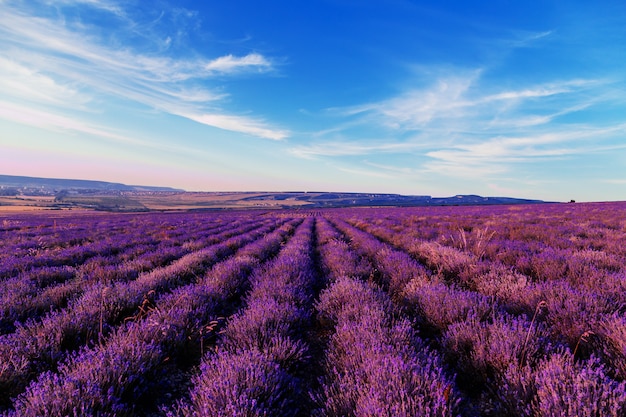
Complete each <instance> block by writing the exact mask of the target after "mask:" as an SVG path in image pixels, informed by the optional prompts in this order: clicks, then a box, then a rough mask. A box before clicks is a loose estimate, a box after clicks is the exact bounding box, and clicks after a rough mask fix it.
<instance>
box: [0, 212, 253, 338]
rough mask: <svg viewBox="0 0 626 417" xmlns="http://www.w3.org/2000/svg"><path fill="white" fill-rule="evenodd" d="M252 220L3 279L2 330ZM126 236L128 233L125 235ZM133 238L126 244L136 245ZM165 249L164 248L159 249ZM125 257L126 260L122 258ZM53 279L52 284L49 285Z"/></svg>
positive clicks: (134, 275)
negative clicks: (177, 240)
mask: <svg viewBox="0 0 626 417" xmlns="http://www.w3.org/2000/svg"><path fill="white" fill-rule="evenodd" d="M249 224H251V223H250V221H246V222H243V223H242V222H239V221H236V222H234V223H233V224H231V225H230V226H228V225H220V226H219V227H213V228H209V229H208V230H201V233H207V235H206V236H203V235H198V234H197V232H195V233H194V234H192V235H185V236H186V237H194V240H193V241H192V242H191V241H187V242H188V243H183V244H178V245H176V246H173V247H172V246H171V245H170V244H169V242H168V241H164V243H163V244H162V245H158V246H156V250H155V251H153V252H148V253H143V254H141V251H138V250H131V251H129V252H130V254H128V255H127V256H125V255H126V253H125V252H121V253H118V254H117V255H115V256H107V257H104V256H95V257H93V258H91V259H90V260H88V261H87V262H85V263H84V264H82V265H80V266H78V267H76V268H74V267H68V266H65V267H63V268H59V267H52V268H50V267H46V268H39V269H37V270H32V271H30V272H29V273H27V274H24V275H25V276H23V277H19V278H15V279H9V280H7V281H4V282H2V284H4V285H1V286H0V300H3V301H4V302H3V303H2V306H1V307H0V329H1V331H0V333H6V332H11V331H14V330H15V325H14V322H15V321H18V320H24V319H27V318H31V319H32V318H37V317H39V316H40V315H41V314H43V313H45V312H46V311H49V310H50V309H59V308H63V307H64V306H65V305H66V302H67V301H68V300H69V299H70V298H72V297H76V296H77V295H80V294H81V293H82V292H83V291H84V290H85V289H88V288H89V287H90V286H92V285H94V284H102V285H110V284H112V283H114V282H118V281H132V280H134V279H136V278H137V277H138V276H139V274H140V273H141V272H143V271H146V270H149V269H153V268H155V267H160V266H164V265H165V264H167V263H169V262H171V261H172V260H174V259H177V258H180V257H181V256H183V255H184V254H186V253H189V252H190V251H191V250H198V249H200V248H202V247H205V246H207V245H208V244H209V242H211V243H217V242H219V241H220V240H221V239H223V238H225V237H229V236H231V235H232V233H233V230H232V229H233V228H235V231H234V233H235V234H236V233H238V230H237V229H236V227H237V226H238V225H241V226H242V227H247V226H248V225H249ZM121 237H122V239H124V238H125V237H127V236H126V235H122V236H121ZM132 244H133V242H127V243H126V244H125V245H126V246H128V247H132ZM159 249H162V250H159ZM134 254H141V255H140V256H139V257H138V258H137V259H133V255H134ZM122 259H125V261H122ZM57 280H58V281H60V284H59V285H53V283H54V282H55V281H57ZM46 283H50V284H51V286H46V285H45V284H46Z"/></svg>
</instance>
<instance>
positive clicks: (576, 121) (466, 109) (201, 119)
mask: <svg viewBox="0 0 626 417" xmlns="http://www.w3.org/2000/svg"><path fill="white" fill-rule="evenodd" d="M624 22H626V2H624V1H623V0H618V1H606V0H600V1H597V2H588V1H578V0H572V1H562V0H559V1H557V0H544V1H536V0H530V1H524V2H521V1H513V0H510V1H507V0H494V1H490V2H483V1H447V0H443V1H437V2H435V1H432V2H430V1H407V0H386V1H382V0H380V1H371V0H363V1H356V0H313V1H308V2H297V1H287V0H284V1H283V0H281V1H279V0H266V1H263V2H258V1H243V0H231V1H213V0H207V1H201V2H199V1H180V0H176V1H175V0H155V1H141V0H124V1H122V0H120V1H116V0H0V174H5V175H25V176H40V177H51V178H77V179H93V180H102V181H112V182H122V183H125V184H134V185H158V186H170V187H176V188H183V189H185V190H188V191H342V192H366V193H399V194H407V195H431V196H438V197H442V196H452V195H457V194H479V195H483V196H509V197H519V198H536V199H543V200H550V201H569V200H570V199H575V200H576V201H616V200H626V26H625V25H624Z"/></svg>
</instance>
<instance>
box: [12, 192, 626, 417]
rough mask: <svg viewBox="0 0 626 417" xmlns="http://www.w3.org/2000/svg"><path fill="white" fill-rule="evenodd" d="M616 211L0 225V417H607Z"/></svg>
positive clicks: (622, 237)
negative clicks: (0, 416)
mask: <svg viewBox="0 0 626 417" xmlns="http://www.w3.org/2000/svg"><path fill="white" fill-rule="evenodd" d="M625 381H626V203H589V204H545V205H526V206H489V207H417V208H401V209H400V208H398V209H396V208H384V209H382V208H381V209H374V208H372V209H364V208H359V209H356V208H355V209H333V210H326V211H324V210H321V211H315V212H312V211H305V210H300V211H298V210H293V211H236V212H235V211H231V212H229V211H221V212H204V213H200V212H195V213H159V214H157V213H148V214H99V213H91V214H87V213H82V214H77V215H71V214H50V213H43V212H42V213H41V214H22V215H20V214H10V215H9V214H7V215H4V216H3V217H0V415H2V416H372V417H374V416H389V417H391V416H394V417H395V416H624V415H626V382H625Z"/></svg>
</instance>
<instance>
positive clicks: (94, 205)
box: [0, 175, 544, 211]
mask: <svg viewBox="0 0 626 417" xmlns="http://www.w3.org/2000/svg"><path fill="white" fill-rule="evenodd" d="M537 203H544V201H541V200H528V199H521V198H512V197H481V196H478V195H455V196H453V197H431V196H428V195H401V194H378V193H339V192H323V191H321V192H303V191H293V192H186V191H184V190H178V189H175V188H169V187H151V186H142V185H126V184H120V183H112V182H105V181H90V180H75V179H56V178H36V177H18V176H13V175H0V206H4V207H5V208H6V207H16V206H20V207H35V208H48V209H56V210H59V209H76V208H80V209H88V210H90V209H93V210H105V211H154V210H158V211H170V210H216V209H218V210H219V209H250V208H257V209H295V208H302V209H317V208H333V207H414V206H461V205H463V206H470V205H471V206H475V205H494V204H537Z"/></svg>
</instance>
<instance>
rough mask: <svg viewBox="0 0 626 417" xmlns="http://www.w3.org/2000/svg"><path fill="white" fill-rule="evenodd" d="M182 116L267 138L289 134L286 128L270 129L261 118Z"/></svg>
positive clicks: (222, 115) (221, 127)
mask: <svg viewBox="0 0 626 417" xmlns="http://www.w3.org/2000/svg"><path fill="white" fill-rule="evenodd" d="M181 116H183V117H186V118H188V119H191V120H194V121H196V122H198V123H202V124H206V125H209V126H214V127H218V128H220V129H224V130H231V131H233V132H240V133H245V134H248V135H252V136H258V137H261V138H265V139H272V140H282V139H285V138H286V137H287V136H288V135H289V134H288V132H287V131H284V130H277V129H270V128H268V127H267V124H266V123H265V122H263V121H261V120H256V119H252V118H249V117H242V116H231V115H225V114H199V115H194V114H181Z"/></svg>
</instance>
